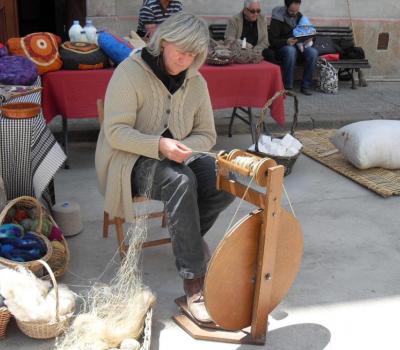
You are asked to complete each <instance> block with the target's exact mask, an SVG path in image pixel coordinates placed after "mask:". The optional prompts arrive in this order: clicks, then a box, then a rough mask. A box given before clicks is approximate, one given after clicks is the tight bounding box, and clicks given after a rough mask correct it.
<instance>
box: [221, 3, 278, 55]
mask: <svg viewBox="0 0 400 350" xmlns="http://www.w3.org/2000/svg"><path fill="white" fill-rule="evenodd" d="M267 28H268V23H267V19H266V18H265V16H264V15H262V14H261V4H260V0H245V1H244V8H243V10H242V11H241V12H240V13H238V14H237V15H235V16H233V17H232V18H231V19H230V20H229V22H228V25H227V27H226V31H225V41H227V42H232V41H236V40H238V39H241V40H243V39H245V38H246V43H247V44H250V45H251V47H254V48H260V49H262V50H263V51H262V54H263V56H264V58H265V59H266V60H267V61H270V62H273V63H275V53H274V51H272V50H270V49H268V47H269V42H268V29H267Z"/></svg>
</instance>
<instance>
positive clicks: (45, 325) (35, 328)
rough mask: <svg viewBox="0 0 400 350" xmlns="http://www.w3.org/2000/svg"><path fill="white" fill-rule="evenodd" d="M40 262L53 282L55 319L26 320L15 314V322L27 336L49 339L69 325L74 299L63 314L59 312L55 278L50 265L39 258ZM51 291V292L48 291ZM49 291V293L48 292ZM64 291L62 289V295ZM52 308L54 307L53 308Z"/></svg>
mask: <svg viewBox="0 0 400 350" xmlns="http://www.w3.org/2000/svg"><path fill="white" fill-rule="evenodd" d="M39 261H40V263H41V264H43V266H44V268H45V269H46V270H47V272H48V274H49V275H50V279H51V281H52V284H53V290H54V293H55V295H54V299H55V319H54V320H52V321H50V322H49V321H42V320H38V321H26V320H21V319H20V318H19V317H18V316H16V315H15V314H14V316H15V320H16V322H17V326H18V328H19V329H20V330H21V332H22V333H24V334H25V335H27V336H28V337H31V338H35V339H51V338H55V337H57V336H58V335H60V334H61V333H63V332H64V331H65V330H66V329H67V328H68V326H69V323H70V321H71V318H72V316H73V314H74V311H75V300H74V301H73V303H72V304H73V306H72V308H71V307H70V308H69V310H68V312H67V313H65V314H61V312H60V308H61V306H60V297H61V295H60V292H61V291H60V290H59V287H58V284H57V281H56V278H55V276H54V274H53V271H52V270H51V268H50V266H49V265H48V264H47V263H46V262H45V261H43V260H39ZM50 293H51V292H50ZM50 293H49V294H50ZM65 293H66V291H65V290H64V293H63V295H64V297H65V295H66V294H65ZM67 293H71V291H69V290H68V291H67ZM53 310H54V309H53Z"/></svg>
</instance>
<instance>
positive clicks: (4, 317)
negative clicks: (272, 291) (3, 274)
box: [0, 296, 11, 339]
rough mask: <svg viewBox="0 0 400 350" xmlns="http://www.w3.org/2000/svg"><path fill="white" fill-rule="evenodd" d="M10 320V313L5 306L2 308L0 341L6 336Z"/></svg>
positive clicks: (0, 310) (0, 309) (0, 311)
mask: <svg viewBox="0 0 400 350" xmlns="http://www.w3.org/2000/svg"><path fill="white" fill-rule="evenodd" d="M0 298H1V296H0ZM0 305H1V302H0ZM10 318H11V313H10V311H8V309H7V308H6V307H5V306H0V339H2V338H4V337H5V336H6V331H7V325H8V322H9V321H10Z"/></svg>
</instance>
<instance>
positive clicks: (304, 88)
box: [300, 87, 312, 96]
mask: <svg viewBox="0 0 400 350" xmlns="http://www.w3.org/2000/svg"><path fill="white" fill-rule="evenodd" d="M300 92H301V93H302V94H303V95H306V96H311V95H312V92H311V90H310V89H309V88H306V87H302V88H301V89H300Z"/></svg>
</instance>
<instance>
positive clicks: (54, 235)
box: [48, 225, 63, 241]
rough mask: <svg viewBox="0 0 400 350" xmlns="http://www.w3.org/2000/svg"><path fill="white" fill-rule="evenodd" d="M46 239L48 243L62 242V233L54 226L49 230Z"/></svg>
mask: <svg viewBox="0 0 400 350" xmlns="http://www.w3.org/2000/svg"><path fill="white" fill-rule="evenodd" d="M48 238H49V240H50V241H62V239H63V233H62V231H61V230H60V229H59V228H58V227H57V226H56V225H54V226H53V227H52V229H51V232H50V234H49V236H48Z"/></svg>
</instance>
